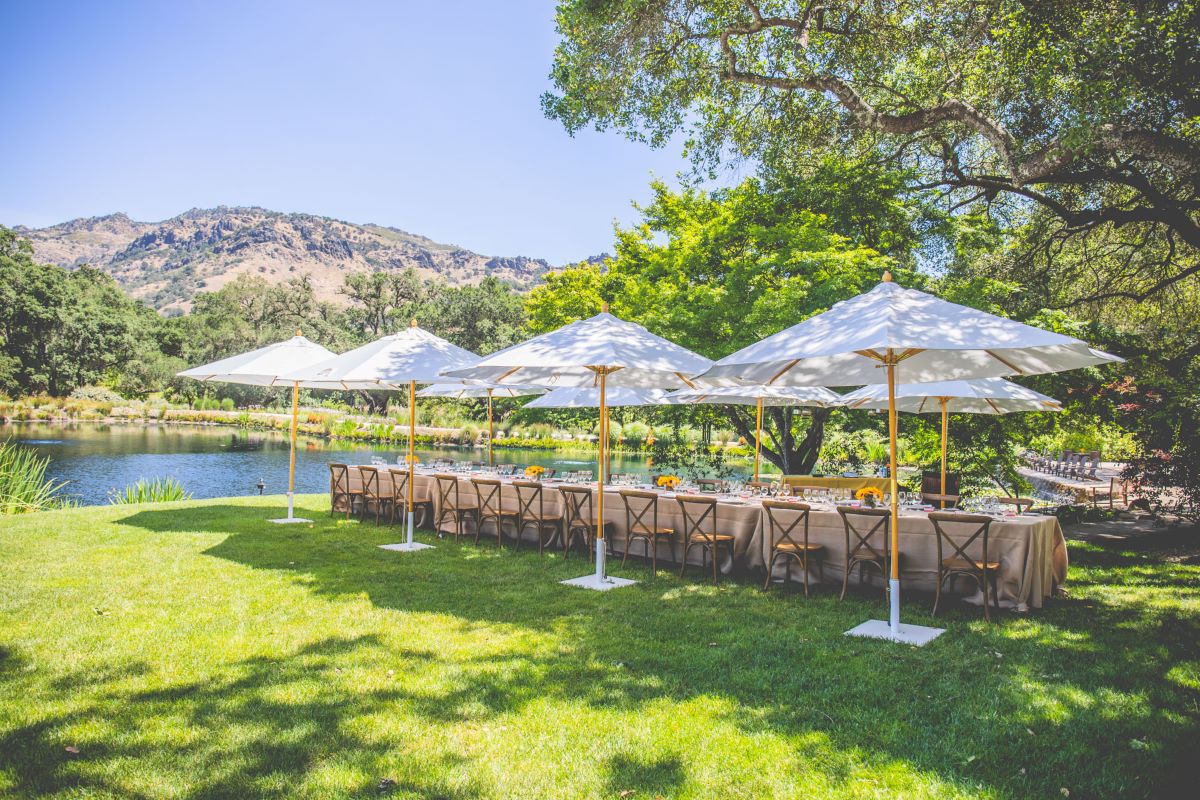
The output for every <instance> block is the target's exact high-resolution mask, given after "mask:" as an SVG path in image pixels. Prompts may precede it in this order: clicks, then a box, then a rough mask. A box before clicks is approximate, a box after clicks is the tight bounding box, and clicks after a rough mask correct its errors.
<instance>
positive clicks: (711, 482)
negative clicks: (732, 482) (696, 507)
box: [696, 478, 725, 492]
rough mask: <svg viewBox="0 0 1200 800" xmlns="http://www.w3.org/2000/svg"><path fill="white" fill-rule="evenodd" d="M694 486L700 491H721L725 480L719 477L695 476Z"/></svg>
mask: <svg viewBox="0 0 1200 800" xmlns="http://www.w3.org/2000/svg"><path fill="white" fill-rule="evenodd" d="M696 488H698V489H699V490H700V491H702V492H723V491H725V481H723V480H721V479H720V478H697V479H696Z"/></svg>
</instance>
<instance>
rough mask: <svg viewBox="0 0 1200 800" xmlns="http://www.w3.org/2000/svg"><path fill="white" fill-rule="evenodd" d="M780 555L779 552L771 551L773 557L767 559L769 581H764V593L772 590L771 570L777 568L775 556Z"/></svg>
mask: <svg viewBox="0 0 1200 800" xmlns="http://www.w3.org/2000/svg"><path fill="white" fill-rule="evenodd" d="M778 554H779V551H778V550H772V551H771V557H770V558H768V559H767V579H766V580H765V581H763V591H764V592H765V591H766V590H767V589H770V588H771V570H773V569H774V568H775V556H776V555H778Z"/></svg>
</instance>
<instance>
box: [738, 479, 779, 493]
mask: <svg viewBox="0 0 1200 800" xmlns="http://www.w3.org/2000/svg"><path fill="white" fill-rule="evenodd" d="M746 488H747V489H750V490H751V491H755V492H769V491H771V490H773V489H777V488H779V484H778V483H775V482H774V481H746Z"/></svg>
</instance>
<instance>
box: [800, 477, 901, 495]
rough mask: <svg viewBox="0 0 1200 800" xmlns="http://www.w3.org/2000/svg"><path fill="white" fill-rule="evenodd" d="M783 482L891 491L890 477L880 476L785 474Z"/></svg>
mask: <svg viewBox="0 0 1200 800" xmlns="http://www.w3.org/2000/svg"><path fill="white" fill-rule="evenodd" d="M783 482H784V483H785V484H787V485H788V486H820V487H821V488H823V489H849V490H850V491H852V492H857V491H858V490H859V489H864V488H866V487H868V486H870V487H871V488H873V489H878V490H879V491H881V492H887V491H891V489H890V488H889V486H888V479H887V478H878V477H861V478H843V477H841V476H838V475H829V476H825V477H820V478H817V477H814V476H812V475H784V476H783Z"/></svg>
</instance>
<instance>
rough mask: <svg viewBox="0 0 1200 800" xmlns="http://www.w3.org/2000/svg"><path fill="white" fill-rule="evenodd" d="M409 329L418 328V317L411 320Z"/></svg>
mask: <svg viewBox="0 0 1200 800" xmlns="http://www.w3.org/2000/svg"><path fill="white" fill-rule="evenodd" d="M408 327H410V328H415V327H417V318H416V317H413V318H412V319H410V320H409V321H408Z"/></svg>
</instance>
